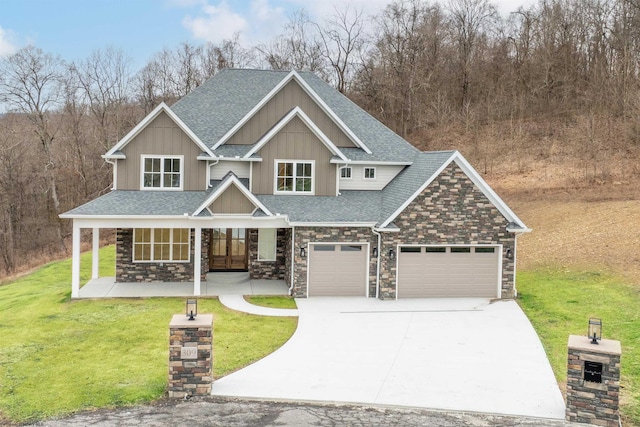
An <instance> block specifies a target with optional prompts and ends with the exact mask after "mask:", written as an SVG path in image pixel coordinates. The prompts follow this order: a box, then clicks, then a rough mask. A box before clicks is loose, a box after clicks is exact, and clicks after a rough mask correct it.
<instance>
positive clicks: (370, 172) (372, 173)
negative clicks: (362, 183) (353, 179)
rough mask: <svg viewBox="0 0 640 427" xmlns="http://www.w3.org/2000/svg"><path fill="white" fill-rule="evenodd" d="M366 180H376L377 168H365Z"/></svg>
mask: <svg viewBox="0 0 640 427" xmlns="http://www.w3.org/2000/svg"><path fill="white" fill-rule="evenodd" d="M364 179H376V168H364Z"/></svg>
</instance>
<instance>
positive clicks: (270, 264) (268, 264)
mask: <svg viewBox="0 0 640 427" xmlns="http://www.w3.org/2000/svg"><path fill="white" fill-rule="evenodd" d="M285 230H286V229H284V228H279V229H278V230H277V233H276V260H275V261H258V229H257V228H253V229H248V230H247V238H248V242H249V252H248V253H249V255H248V256H249V263H248V265H249V276H250V277H251V278H252V279H278V280H283V279H284V273H285V268H284V263H285V246H286V245H285V237H286V233H285Z"/></svg>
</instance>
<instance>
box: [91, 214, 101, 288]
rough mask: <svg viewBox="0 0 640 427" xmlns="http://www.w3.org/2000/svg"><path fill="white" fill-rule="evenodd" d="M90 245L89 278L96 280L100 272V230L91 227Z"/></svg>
mask: <svg viewBox="0 0 640 427" xmlns="http://www.w3.org/2000/svg"><path fill="white" fill-rule="evenodd" d="M91 231H92V239H91V240H92V243H91V249H92V254H91V278H92V279H97V278H98V276H99V271H100V255H99V254H100V228H98V227H93V229H92V230H91Z"/></svg>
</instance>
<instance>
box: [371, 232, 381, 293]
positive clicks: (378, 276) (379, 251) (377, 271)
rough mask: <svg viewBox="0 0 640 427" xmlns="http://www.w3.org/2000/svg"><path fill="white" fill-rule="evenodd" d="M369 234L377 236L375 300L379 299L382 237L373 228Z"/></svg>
mask: <svg viewBox="0 0 640 427" xmlns="http://www.w3.org/2000/svg"><path fill="white" fill-rule="evenodd" d="M371 232H372V233H373V234H375V235H376V236H378V256H377V258H378V259H377V260H376V298H380V254H381V253H382V248H381V247H380V245H381V243H382V235H381V234H380V233H378V232H377V231H376V230H375V226H373V227H371Z"/></svg>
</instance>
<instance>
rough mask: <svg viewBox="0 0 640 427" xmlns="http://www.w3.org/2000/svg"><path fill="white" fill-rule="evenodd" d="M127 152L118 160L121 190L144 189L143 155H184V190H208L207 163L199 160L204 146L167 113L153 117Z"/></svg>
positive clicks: (118, 186) (124, 149) (129, 144)
mask: <svg viewBox="0 0 640 427" xmlns="http://www.w3.org/2000/svg"><path fill="white" fill-rule="evenodd" d="M122 152H124V154H125V155H126V156H127V158H126V159H124V160H118V176H117V189H118V190H140V174H141V170H140V160H141V156H142V155H152V156H172V155H175V156H178V155H183V156H184V163H183V165H182V167H183V179H184V183H183V190H185V191H198V190H200V191H201V190H206V188H207V182H206V176H207V164H206V162H205V161H202V160H197V157H198V155H200V153H201V152H202V150H201V149H200V148H199V147H198V146H197V145H196V144H195V143H194V142H193V141H192V140H191V138H189V136H187V134H185V133H184V132H183V131H182V129H180V128H179V127H178V125H176V124H175V122H174V121H173V120H172V119H171V118H170V117H169V116H168V115H167V114H166V113H165V112H162V113H160V114H159V115H158V117H156V118H155V119H153V121H152V122H151V123H149V125H147V127H145V128H144V129H143V130H142V131H140V133H139V134H138V135H136V136H135V138H133V140H132V141H131V142H129V143H128V144H127V145H126V146H125V147H124V148H123V149H122Z"/></svg>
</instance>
